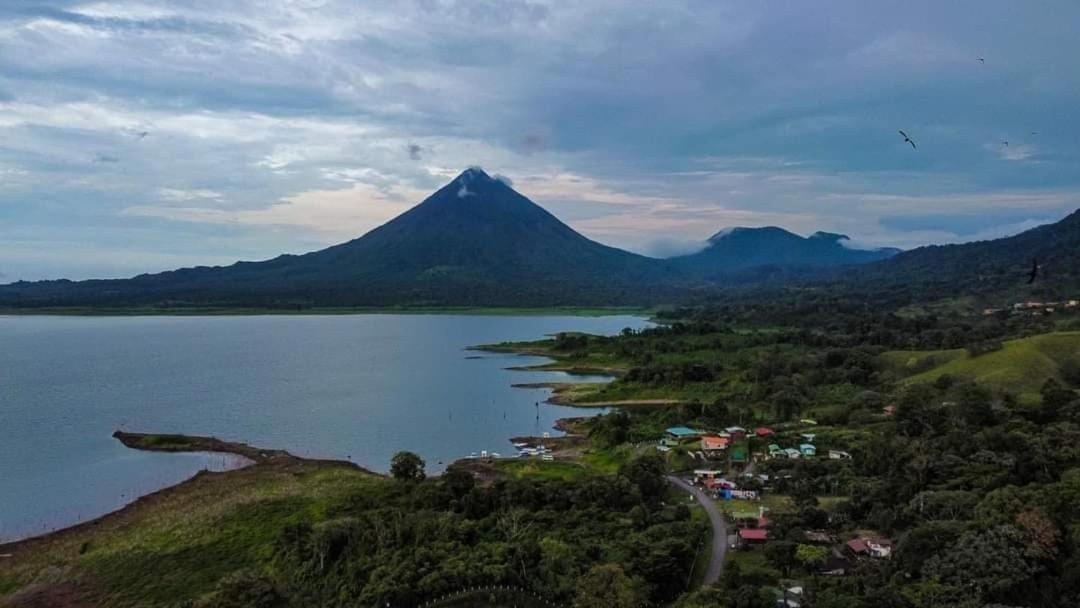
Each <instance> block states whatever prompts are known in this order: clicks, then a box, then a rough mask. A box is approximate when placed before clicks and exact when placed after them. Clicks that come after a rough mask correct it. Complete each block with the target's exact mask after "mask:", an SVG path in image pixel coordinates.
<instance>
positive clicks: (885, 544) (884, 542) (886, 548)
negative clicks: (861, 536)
mask: <svg viewBox="0 0 1080 608" xmlns="http://www.w3.org/2000/svg"><path fill="white" fill-rule="evenodd" d="M866 547H867V548H868V549H870V556H871V557H876V558H878V559H888V558H889V557H890V556H891V555H892V541H891V540H889V539H887V538H868V539H866Z"/></svg>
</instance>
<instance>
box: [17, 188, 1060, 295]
mask: <svg viewBox="0 0 1080 608" xmlns="http://www.w3.org/2000/svg"><path fill="white" fill-rule="evenodd" d="M1067 221H1068V222H1071V223H1070V224H1068V226H1069V227H1071V226H1072V224H1073V223H1076V220H1075V214H1074V216H1072V218H1069V219H1068V220H1067ZM1048 230H1051V229H1050V228H1048V227H1042V228H1038V229H1036V230H1035V231H1031V232H1032V233H1035V235H1034V236H1031V237H1024V236H1023V235H1020V236H1018V237H1012V238H1013V239H1018V240H1015V241H1014V240H1010V239H1005V241H1007V244H1006V247H1007V249H1008V251H1009V253H1008V255H1009V256H1010V257H1016V256H1019V257H1020V258H1021V261H1023V259H1024V258H1027V257H1028V256H1029V255H1030V253H1028V251H1030V250H1034V249H1037V248H1038V247H1036V246H1037V245H1039V243H1038V242H1037V241H1045V234H1048V232H1047V231H1048ZM1076 232H1077V231H1076V230H1074V229H1072V228H1069V229H1065V230H1063V234H1070V235H1073V236H1075V233H1076ZM1025 234H1028V233H1025ZM1053 234H1054V235H1055V237H1054V241H1053V242H1055V243H1074V242H1075V239H1072V240H1070V238H1067V237H1065V236H1060V235H1058V233H1057V232H1053ZM1040 235H1043V236H1040ZM1021 237H1023V238H1021ZM847 240H848V239H847V237H846V236H844V235H839V234H830V233H824V232H818V233H815V234H813V235H811V236H809V237H801V236H799V235H796V234H793V233H791V232H788V231H786V230H783V229H781V228H775V227H768V228H734V229H728V230H724V231H721V232H719V233H717V234H716V235H715V236H713V237H712V238H711V239H709V244H708V246H707V247H706V248H705V249H703V250H702V251H700V252H697V253H695V254H692V255H686V256H680V257H675V258H669V259H664V260H660V259H654V258H649V257H645V256H641V255H637V254H634V253H630V252H627V251H623V250H621V249H617V248H614V247H609V246H606V245H602V244H600V243H597V242H595V241H592V240H590V239H588V238H586V237H584V236H582V235H581V234H579V233H577V232H576V231H574V230H573V229H572V228H570V227H569V226H567V225H566V224H564V223H563V222H561V221H559V220H558V219H557V218H556V217H555V216H553V215H551V214H550V213H548V212H547V211H545V210H544V209H543V208H541V207H540V206H538V205H536V204H535V203H533V202H532V201H530V200H529V199H527V198H526V197H524V196H522V195H521V194H519V193H518V192H516V191H515V190H514V189H513V188H511V187H510V186H509V185H508V184H507V183H505V182H504V181H502V180H499V179H495V178H492V177H491V176H489V175H488V174H487V173H485V172H484V171H483V170H482V169H479V168H472V169H469V170H467V171H465V172H463V173H462V174H461V175H459V176H458V177H457V178H455V179H454V180H453V181H451V182H450V183H448V184H447V185H445V186H443V187H442V188H440V189H439V190H438V191H436V192H435V193H434V194H432V195H431V196H430V197H428V198H427V199H426V200H424V201H423V202H422V203H420V204H419V205H417V206H415V207H413V208H412V209H410V210H409V211H407V212H405V213H403V214H401V215H400V216H398V217H396V218H394V219H393V220H391V221H389V222H387V223H386V224H384V225H382V226H380V227H378V228H376V229H374V230H372V231H370V232H368V233H367V234H365V235H363V236H361V237H359V238H357V239H354V240H352V241H349V242H346V243H343V244H340V245H336V246H333V247H329V248H327V249H323V250H320V251H315V252H312V253H308V254H304V255H282V256H279V257H277V258H274V259H271V260H267V261H264V262H239V263H236V264H233V265H231V266H226V267H212V268H211V267H198V268H187V269H181V270H175V271H170V272H163V273H158V274H147V275H140V276H137V277H134V278H132V279H112V280H92V281H81V282H71V281H42V282H36V283H28V282H19V283H14V284H11V285H7V286H0V306H7V307H40V306H150V305H154V306H157V305H166V306H192V305H213V306H277V307H294V306H295V307H306V306H365V305H370V306H377V305H392V304H408V305H486V306H494V305H505V306H546V305H600V304H606V305H615V304H653V303H660V302H671V301H677V300H681V299H684V298H687V297H691V296H693V295H694V294H697V293H700V292H702V291H703V290H705V291H707V290H711V289H715V288H716V287H718V286H724V285H730V284H745V283H748V282H749V283H753V282H758V281H762V280H768V279H772V280H776V278H777V277H781V278H792V277H798V278H800V279H805V278H807V277H811V276H814V273H816V272H819V271H821V270H822V269H825V268H829V267H839V266H851V265H857V264H870V266H868V267H867V272H866V273H865V274H864V275H862V276H865V277H870V278H874V279H877V280H881V279H882V278H883V277H893V278H900V277H903V276H906V277H907V279H908V280H915V279H916V278H920V277H921V278H925V277H924V276H923V275H925V274H926V273H929V272H931V271H935V270H942V268H943V266H942V263H940V262H939V261H938V259H939V258H941V256H945V258H944V259H945V261H946V262H947V264H945V266H944V267H947V268H948V269H949V270H950V271H961V270H966V268H967V266H968V265H967V263H966V262H965V259H966V256H968V255H976V256H980V257H983V258H985V257H987V256H988V254H987V253H986V250H995V249H996V246H995V245H993V244H974V245H960V246H954V247H953V248H923V249H921V250H917V251H914V252H908V253H903V254H899V255H897V254H898V250H895V249H877V250H859V249H853V248H851V247H847V246H845V241H847ZM991 243H993V242H991ZM924 250H928V251H924ZM1040 251H1041V250H1040ZM1074 251H1075V250H1074ZM968 252H971V253H970V254H969V253H968ZM991 257H992V256H991ZM890 258H892V259H890ZM994 259H995V260H996V259H998V258H997V257H995V258H994ZM873 263H876V264H873ZM882 264H887V265H882ZM1000 272H1001V273H1004V272H1005V271H1004V270H1002V271H1000Z"/></svg>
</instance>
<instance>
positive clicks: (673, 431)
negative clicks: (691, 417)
mask: <svg viewBox="0 0 1080 608" xmlns="http://www.w3.org/2000/svg"><path fill="white" fill-rule="evenodd" d="M664 432H665V434H666V435H667V438H668V439H674V440H675V441H690V440H692V439H697V438H699V437H701V431H695V430H694V429H692V428H690V427H685V426H673V427H671V428H669V429H667V430H666V431H664Z"/></svg>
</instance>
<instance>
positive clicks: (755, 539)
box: [739, 528, 769, 547]
mask: <svg viewBox="0 0 1080 608" xmlns="http://www.w3.org/2000/svg"><path fill="white" fill-rule="evenodd" d="M767 540H769V531H768V530H762V529H761V528H742V529H740V530H739V545H740V546H742V547H746V546H749V545H762V544H765V541H767Z"/></svg>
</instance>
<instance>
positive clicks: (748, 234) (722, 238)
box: [672, 226, 898, 279]
mask: <svg viewBox="0 0 1080 608" xmlns="http://www.w3.org/2000/svg"><path fill="white" fill-rule="evenodd" d="M847 240H849V239H848V237H847V236H845V235H842V234H832V233H828V232H816V233H814V234H813V235H811V236H809V237H805V238H804V237H801V236H799V235H797V234H794V233H792V232H788V231H787V230H784V229H783V228H777V227H774V226H769V227H766V228H730V229H727V230H722V231H720V232H718V233H716V234H715V235H713V236H712V237H711V238H710V239H709V244H708V246H707V247H706V248H705V249H703V250H702V251H699V252H698V253H695V254H691V255H687V256H682V257H679V258H673V259H672V262H673V263H674V264H676V265H677V266H678V267H679V268H681V269H683V270H684V271H686V272H688V273H690V274H692V275H694V276H699V277H704V278H707V279H716V278H719V277H723V276H728V275H732V274H735V273H739V274H745V273H741V272H740V271H744V270H747V269H752V268H755V267H764V266H776V267H782V268H787V269H793V270H804V271H805V270H812V269H820V268H825V267H830V266H844V265H852V264H866V263H868V262H873V261H877V260H882V259H886V258H888V257H891V256H893V255H895V254H896V253H897V251H898V250H896V249H874V250H861V249H852V248H849V247H845V246H844V245H843V242H844V241H847Z"/></svg>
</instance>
